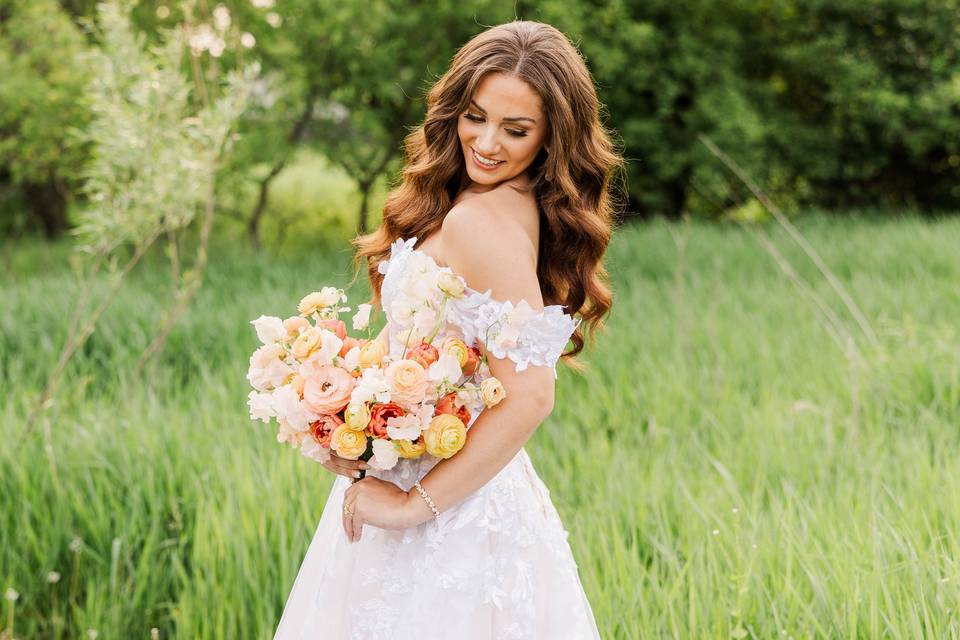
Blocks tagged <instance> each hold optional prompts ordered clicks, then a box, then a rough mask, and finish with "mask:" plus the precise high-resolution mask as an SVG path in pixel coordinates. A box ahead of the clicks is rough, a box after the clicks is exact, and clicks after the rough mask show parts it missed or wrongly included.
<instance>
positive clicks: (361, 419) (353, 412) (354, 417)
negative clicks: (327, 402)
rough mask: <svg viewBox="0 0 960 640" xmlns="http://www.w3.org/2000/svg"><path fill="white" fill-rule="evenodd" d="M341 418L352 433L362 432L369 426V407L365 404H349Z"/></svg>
mask: <svg viewBox="0 0 960 640" xmlns="http://www.w3.org/2000/svg"><path fill="white" fill-rule="evenodd" d="M343 417H344V419H345V420H346V423H347V426H348V427H350V428H351V429H353V430H354V431H363V430H364V429H366V428H367V425H368V424H370V417H371V416H370V407H368V406H367V403H366V402H359V403H350V404H348V405H347V410H346V411H345V412H344V414H343Z"/></svg>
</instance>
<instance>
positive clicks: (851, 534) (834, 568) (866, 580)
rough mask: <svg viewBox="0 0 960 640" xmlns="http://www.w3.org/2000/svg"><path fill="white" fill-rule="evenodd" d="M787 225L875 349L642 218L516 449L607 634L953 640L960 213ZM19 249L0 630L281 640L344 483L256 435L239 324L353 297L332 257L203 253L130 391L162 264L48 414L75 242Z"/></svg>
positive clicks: (743, 263)
mask: <svg viewBox="0 0 960 640" xmlns="http://www.w3.org/2000/svg"><path fill="white" fill-rule="evenodd" d="M796 224H797V225H798V227H799V228H800V230H801V231H802V233H803V234H804V235H805V236H806V237H807V238H808V239H809V240H810V242H811V243H812V244H813V245H814V246H815V247H816V248H817V249H818V251H820V253H821V255H822V256H823V258H824V260H825V261H826V262H827V264H829V265H830V267H831V268H832V269H833V270H834V271H835V272H836V274H837V276H838V278H839V279H840V281H841V282H842V283H843V284H844V285H845V286H846V287H847V288H848V289H849V291H850V293H851V295H852V296H853V298H854V299H855V300H856V302H857V304H858V305H859V306H860V307H861V308H862V309H863V312H864V314H865V316H866V318H867V319H868V321H869V322H870V324H871V326H872V329H873V330H874V331H875V333H876V336H877V343H876V344H875V345H874V344H871V342H870V341H869V340H867V339H866V338H865V336H864V333H863V332H862V331H861V330H860V329H859V328H858V327H857V326H856V324H855V322H854V320H853V319H852V318H851V317H850V316H849V314H847V313H846V312H845V311H843V312H841V317H842V319H843V321H844V323H845V325H846V326H847V327H849V331H850V335H851V336H852V338H853V341H852V342H851V343H849V344H846V346H845V347H844V348H841V347H840V346H839V345H838V344H837V343H836V342H835V341H834V340H833V339H832V338H831V337H830V335H829V334H828V332H827V331H826V330H825V328H824V324H823V321H822V316H821V314H820V312H819V311H818V310H817V309H816V308H815V307H814V306H813V305H811V303H810V302H809V301H808V300H807V299H805V298H804V297H802V296H801V295H800V294H799V293H798V289H797V288H796V286H795V285H794V283H793V282H791V280H790V279H788V278H787V277H785V276H784V274H783V273H782V272H781V270H780V269H779V268H778V266H777V264H776V263H775V262H774V261H773V260H771V258H770V256H769V255H768V254H767V253H766V252H765V251H764V250H763V248H762V247H761V246H760V244H758V243H757V241H756V240H755V238H754V237H753V236H752V235H751V234H749V233H747V232H746V231H745V230H744V229H742V228H740V227H739V226H737V225H735V224H732V223H731V224H711V223H706V222H689V223H678V222H666V221H664V220H660V219H655V220H652V221H649V222H645V223H643V224H638V225H631V226H628V227H625V228H623V229H620V230H618V232H617V233H616V235H615V240H614V242H613V244H612V246H611V249H610V253H609V263H608V264H609V269H610V271H611V274H612V285H613V290H614V294H615V302H614V307H613V310H612V313H611V315H610V317H609V319H608V321H607V324H606V328H605V330H604V331H603V332H602V333H601V334H599V335H598V339H597V341H596V342H595V343H594V344H591V345H589V346H588V348H587V350H586V352H585V353H584V354H583V356H582V357H581V361H582V362H583V363H584V364H585V365H586V368H585V370H584V371H583V372H582V373H579V374H578V373H575V372H573V371H571V370H569V369H566V368H564V367H561V371H560V378H559V381H558V385H559V387H558V395H557V397H558V402H557V405H556V408H555V410H554V412H553V414H552V415H551V417H550V418H549V419H548V420H547V421H545V422H544V423H543V424H542V425H541V426H540V427H539V429H538V431H537V432H536V434H535V436H534V437H533V438H532V439H531V441H530V442H529V443H528V444H527V450H528V451H529V453H530V456H531V458H532V459H533V462H534V465H535V467H536V468H537V470H538V472H539V474H540V476H541V477H542V478H543V479H544V482H545V483H546V485H547V486H548V487H549V488H550V492H551V493H550V495H551V498H552V499H553V501H554V503H555V504H556V506H557V508H558V510H559V511H560V515H561V517H562V519H563V521H564V524H565V526H566V528H567V530H568V531H569V533H570V536H569V542H570V544H571V546H572V548H573V552H574V555H575V557H576V559H577V562H578V565H579V568H580V573H581V577H582V580H583V583H584V587H585V589H586V591H587V595H588V597H589V599H590V602H591V604H592V606H593V609H594V613H595V615H596V618H597V622H598V624H599V626H600V629H601V633H602V636H603V638H605V639H608V638H609V639H637V638H763V639H770V638H960V621H958V613H957V607H958V603H960V533H958V532H960V474H958V473H957V468H958V463H960V286H958V283H960V254H958V247H960V218H958V217H956V216H954V217H952V218H949V217H945V218H939V219H937V218H926V219H924V218H919V217H915V216H909V215H904V216H893V215H890V216H868V215H856V214H853V215H850V216H847V217H834V216H828V215H825V214H822V213H817V212H810V213H808V214H806V215H803V216H801V217H799V218H798V219H797V220H796ZM770 234H771V238H772V241H773V242H774V243H775V244H776V246H778V247H779V248H780V250H781V251H782V252H783V254H784V256H785V257H786V259H787V260H789V261H790V263H791V264H793V265H794V268H795V269H796V270H797V272H798V274H800V275H801V276H802V277H804V278H806V279H807V280H808V281H809V282H810V283H811V285H812V286H813V288H814V289H815V290H816V291H818V292H819V293H820V294H821V295H823V296H824V298H825V299H826V300H827V301H828V302H829V303H830V304H831V305H832V307H833V308H835V309H838V310H841V309H842V304H841V303H840V300H839V298H838V297H837V296H836V294H835V293H834V292H833V291H832V290H831V288H830V287H829V286H828V284H827V283H826V282H825V281H824V279H823V278H822V277H821V276H820V275H819V274H818V273H817V271H816V269H815V268H814V266H813V265H812V264H810V263H809V261H807V260H806V259H805V258H804V257H803V255H802V254H801V252H800V251H799V250H798V249H797V247H796V246H795V245H793V243H792V242H791V241H790V240H789V239H788V238H787V237H786V236H785V234H784V233H783V232H781V231H778V230H776V229H771V231H770ZM294 240H295V239H294ZM334 247H336V248H334ZM8 249H9V250H8V253H7V254H6V256H5V262H6V265H5V266H6V268H5V269H4V270H3V273H2V274H0V300H2V303H3V304H2V306H0V388H2V396H0V397H2V398H3V400H2V406H0V438H2V441H3V443H4V445H3V447H2V449H0V528H2V534H0V535H2V540H0V542H2V548H0V590H2V591H6V596H7V598H6V599H5V600H3V601H2V603H0V606H2V607H3V610H2V613H3V616H2V618H0V626H2V627H3V628H6V629H7V630H8V631H9V630H10V629H12V632H13V636H14V637H16V638H80V637H85V638H94V637H99V638H101V639H102V638H124V639H125V638H151V637H159V638H172V637H177V638H190V639H194V638H230V639H234V638H270V637H271V635H272V632H273V629H274V627H275V625H276V623H277V621H278V619H279V615H280V612H281V610H282V607H283V603H284V599H285V597H286V595H287V592H288V590H289V588H290V586H291V584H292V582H293V579H294V577H295V575H296V572H297V569H298V567H299V562H300V560H301V558H302V555H303V553H304V552H305V550H306V548H307V544H308V542H309V540H310V538H311V536H312V534H313V530H314V527H315V526H316V522H317V520H318V518H319V515H320V513H321V510H322V507H323V503H324V500H325V498H326V495H327V493H328V491H329V488H330V485H331V483H332V480H333V476H332V475H330V474H329V472H327V471H326V470H324V469H322V468H320V467H319V466H317V465H316V464H315V463H313V462H310V461H308V460H305V459H303V458H302V457H301V456H299V455H297V454H296V453H295V452H292V451H290V450H289V449H287V448H285V447H280V446H278V445H277V444H276V443H275V441H274V437H273V431H272V428H271V427H267V426H265V425H263V424H262V423H259V422H257V423H254V422H251V421H250V420H249V417H248V415H247V407H246V393H247V389H248V386H247V382H246V380H245V377H244V376H245V373H246V365H247V358H248V356H249V353H250V352H251V351H252V349H253V348H254V347H255V341H256V337H255V334H254V332H253V329H252V327H251V326H250V325H249V324H248V322H249V321H250V320H251V319H253V318H255V317H257V316H259V315H260V314H261V313H268V314H275V315H281V316H285V315H289V314H291V313H293V311H294V308H295V305H296V302H297V300H299V297H300V295H301V294H302V293H304V292H306V291H307V290H310V289H311V288H313V287H314V286H316V285H318V284H326V283H329V282H331V281H332V282H336V283H339V284H341V285H346V284H348V283H349V281H350V280H351V278H352V275H353V274H352V271H351V268H350V265H349V255H348V253H347V252H346V250H345V248H344V247H343V246H342V245H337V244H330V243H326V244H325V243H322V242H319V241H317V242H309V243H307V242H301V243H299V244H296V243H293V244H288V245H285V248H284V250H283V251H279V250H277V249H276V248H267V249H265V250H263V251H261V252H259V253H254V252H252V251H250V250H249V249H247V248H245V245H244V244H243V243H242V242H234V241H221V242H219V243H217V244H216V246H215V247H214V251H213V254H212V258H211V265H210V268H209V271H208V273H207V277H206V280H205V283H204V286H203V288H202V290H201V291H200V293H199V295H198V298H197V300H196V301H195V303H194V304H193V305H192V306H191V308H190V309H189V311H188V312H187V313H186V315H185V316H184V317H183V318H182V320H181V322H180V323H179V324H178V325H177V327H176V329H175V330H174V332H173V334H172V335H171V337H170V341H169V343H168V345H167V348H166V349H165V350H164V351H163V352H162V354H161V356H160V359H159V362H158V363H157V366H156V367H155V369H153V370H152V371H151V372H150V375H149V377H148V378H147V379H145V380H142V381H137V380H134V379H132V378H131V376H130V371H131V369H132V368H133V365H134V363H135V362H136V359H137V356H138V355H139V354H140V352H141V351H142V350H143V348H144V347H145V346H146V345H147V344H148V342H149V341H150V339H151V337H152V332H153V331H154V329H155V324H156V321H157V316H158V314H159V312H160V310H161V309H162V308H163V307H164V305H165V304H166V301H167V297H166V296H167V291H166V288H165V286H166V284H165V283H166V279H165V277H166V271H167V269H168V266H166V264H165V263H164V261H163V259H162V256H160V255H151V256H148V259H147V261H146V262H145V264H143V265H141V267H142V268H140V269H138V270H137V271H136V272H135V274H134V277H133V278H132V280H131V282H130V283H129V284H128V286H126V287H125V288H124V289H122V290H121V293H120V294H119V295H118V296H117V297H116V299H115V300H114V301H113V304H112V307H111V309H110V312H109V313H108V314H107V316H106V317H105V318H104V319H103V321H102V322H101V323H100V325H99V327H98V329H97V331H96V333H94V334H93V336H92V337H91V339H90V340H89V342H88V344H87V345H86V347H85V348H84V349H83V351H82V352H81V353H80V354H79V355H78V357H77V358H75V360H74V362H73V363H72V364H71V366H70V369H69V371H68V375H67V377H66V380H65V383H64V387H63V389H62V393H61V394H60V395H59V396H58V398H57V401H56V402H55V403H54V405H53V406H52V407H51V408H50V409H49V411H48V412H47V414H46V416H47V417H46V418H45V419H42V420H40V421H39V422H38V423H37V424H26V415H27V413H28V407H29V403H30V402H31V401H33V400H34V399H35V398H36V397H37V395H38V393H39V390H40V388H41V386H42V384H43V381H44V379H45V376H46V374H47V373H48V372H49V371H50V369H51V368H52V367H53V364H54V362H55V360H56V357H57V355H58V352H59V348H60V345H61V342H62V340H63V337H64V332H65V325H66V318H67V316H68V315H69V313H70V310H71V308H72V303H73V300H74V297H75V290H74V289H75V286H74V284H73V283H74V279H73V276H72V274H71V271H70V267H69V262H68V253H69V246H68V245H67V244H65V243H61V244H56V245H47V244H42V243H39V242H33V241H23V242H21V243H18V245H17V246H15V247H12V248H8ZM364 280H365V279H364V278H363V277H362V276H361V278H360V279H359V280H358V284H357V286H355V287H354V288H353V289H352V290H351V295H352V300H351V301H354V302H356V301H360V300H361V299H362V298H363V297H364V296H365V295H366V291H367V289H365V287H366V283H365V282H364ZM382 322H383V320H382V316H381V317H380V318H378V319H377V323H378V324H382ZM28 429H29V434H28V435H27V436H26V437H25V439H23V440H22V443H21V439H22V437H23V436H22V434H23V433H25V432H27V430H28ZM21 445H22V446H21ZM51 572H54V573H51ZM14 592H15V593H14ZM14 595H16V596H17V598H16V599H13V596H14ZM152 630H155V631H152Z"/></svg>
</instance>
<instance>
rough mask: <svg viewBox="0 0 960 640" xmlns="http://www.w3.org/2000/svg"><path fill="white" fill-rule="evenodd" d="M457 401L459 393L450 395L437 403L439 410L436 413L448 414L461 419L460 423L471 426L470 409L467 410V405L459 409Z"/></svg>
mask: <svg viewBox="0 0 960 640" xmlns="http://www.w3.org/2000/svg"><path fill="white" fill-rule="evenodd" d="M456 400H457V393H456V392H455V391H452V392H450V393H448V394H447V395H445V396H443V397H442V398H440V401H439V402H437V408H436V409H435V410H434V413H435V414H437V413H448V414H450V415H451V416H456V417H458V418H460V422H462V423H463V424H470V409H468V408H467V405H462V406H460V407H457V402H456Z"/></svg>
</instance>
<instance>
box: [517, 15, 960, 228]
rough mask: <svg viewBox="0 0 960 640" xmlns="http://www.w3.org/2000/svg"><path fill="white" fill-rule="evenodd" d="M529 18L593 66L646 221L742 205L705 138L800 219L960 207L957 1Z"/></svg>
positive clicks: (959, 21)
mask: <svg viewBox="0 0 960 640" xmlns="http://www.w3.org/2000/svg"><path fill="white" fill-rule="evenodd" d="M521 8H522V13H523V14H524V15H525V16H526V17H530V18H531V19H543V20H546V21H547V22H550V23H552V24H554V25H555V26H557V27H558V28H560V29H562V30H564V31H565V32H567V33H568V34H569V35H570V36H571V37H572V38H573V40H574V41H575V42H578V43H579V44H580V47H581V49H582V51H583V52H584V53H585V55H586V56H587V58H588V62H589V65H590V67H591V70H592V71H593V73H594V75H595V78H596V80H597V84H598V87H599V92H600V95H601V99H602V100H603V101H604V102H606V104H607V105H608V107H609V113H610V124H611V125H612V126H613V127H615V128H616V129H617V131H618V132H619V133H620V135H621V136H622V137H623V141H624V147H625V155H626V156H627V157H628V158H630V159H631V163H630V166H629V185H630V194H631V197H632V203H633V205H634V207H635V209H636V210H638V211H641V212H648V213H649V212H664V213H669V214H674V213H678V212H680V211H685V210H692V211H693V212H695V213H701V212H704V211H707V212H712V213H714V214H719V213H720V212H722V211H723V210H724V209H726V208H727V207H729V206H731V205H732V204H735V203H737V202H738V201H739V200H740V199H741V198H742V197H743V196H744V192H743V189H742V187H741V186H740V185H739V184H737V183H736V181H734V180H731V178H730V177H729V175H728V174H726V172H724V171H722V170H721V169H720V168H719V167H718V165H717V162H716V160H715V159H713V158H712V157H711V156H710V155H709V154H708V153H707V152H706V150H705V149H704V148H703V147H702V146H701V145H699V144H698V143H697V138H696V136H697V134H698V133H706V134H708V135H709V136H710V137H711V138H712V139H713V140H714V141H716V143H717V144H718V145H719V146H720V148H722V149H724V150H725V151H726V152H727V153H729V154H730V155H731V156H733V157H734V158H735V159H736V160H737V162H738V163H740V164H741V165H742V166H744V167H746V168H747V169H748V171H749V172H750V174H751V175H753V176H755V177H756V178H757V180H758V181H759V182H760V183H761V184H762V185H763V186H764V187H766V188H767V189H769V190H771V191H772V192H773V193H774V194H776V195H777V196H779V197H781V199H782V198H786V199H787V200H788V201H790V202H792V203H794V204H795V205H803V204H810V203H816V204H820V205H825V206H850V205H854V204H860V205H863V204H876V203H878V202H886V203H888V204H893V205H908V206H919V207H935V208H956V207H957V205H958V204H960V186H958V185H960V137H958V136H957V135H956V132H957V131H960V48H958V46H957V42H958V41H960V9H958V5H957V3H956V2H955V1H954V0H951V1H948V2H920V1H917V0H872V1H871V2H867V3H864V2H836V1H835V0H813V1H811V0H772V1H770V2H754V1H752V0H734V1H732V2H712V1H711V0H679V1H673V0H669V1H668V0H650V1H648V2H642V3H637V2H630V1H628V0H614V1H613V2H603V3H597V2H574V3H570V2H565V1H561V0H544V1H543V2H527V3H522V5H521Z"/></svg>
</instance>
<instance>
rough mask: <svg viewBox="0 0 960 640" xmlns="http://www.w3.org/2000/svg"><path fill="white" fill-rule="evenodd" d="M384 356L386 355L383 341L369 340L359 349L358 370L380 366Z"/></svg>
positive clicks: (385, 346)
mask: <svg viewBox="0 0 960 640" xmlns="http://www.w3.org/2000/svg"><path fill="white" fill-rule="evenodd" d="M385 355H387V345H386V343H385V342H384V341H383V340H371V341H370V342H368V343H366V344H365V345H363V346H362V347H360V368H361V369H367V368H369V367H372V366H375V365H378V364H380V362H381V361H382V360H383V357H384V356H385Z"/></svg>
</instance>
